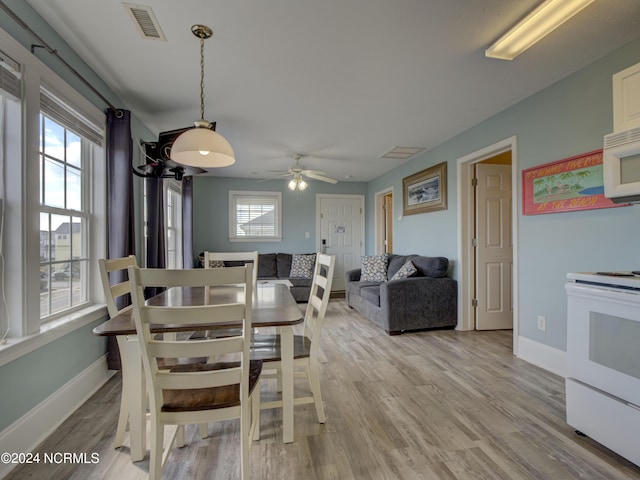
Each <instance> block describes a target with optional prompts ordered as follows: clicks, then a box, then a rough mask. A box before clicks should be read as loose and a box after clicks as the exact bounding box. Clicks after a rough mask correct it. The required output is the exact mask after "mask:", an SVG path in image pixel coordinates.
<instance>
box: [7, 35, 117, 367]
mask: <svg viewBox="0 0 640 480" xmlns="http://www.w3.org/2000/svg"><path fill="white" fill-rule="evenodd" d="M0 50H1V51H2V55H0V104H1V107H0V177H1V178H0V185H1V190H2V193H1V195H0V200H1V201H2V202H1V207H2V208H1V213H2V214H1V215H0V218H1V221H2V223H1V227H2V228H1V230H0V231H1V232H2V233H1V238H0V255H1V256H0V260H2V270H3V271H4V283H0V287H1V288H2V292H1V293H2V295H0V303H1V304H2V305H0V338H2V337H3V336H4V335H5V334H6V335H7V337H6V338H7V340H8V343H9V346H10V348H8V349H3V350H2V351H0V354H5V355H1V356H3V358H9V357H13V356H14V355H22V354H24V353H26V352H28V351H32V349H33V348H37V346H38V345H41V344H42V342H43V341H44V342H46V341H49V340H50V339H53V338H59V337H60V336H61V335H64V334H66V332H70V331H73V330H75V329H76V328H80V327H83V326H85V325H88V324H89V323H90V322H92V321H95V320H97V319H99V318H103V316H104V307H103V302H104V298H103V293H102V288H101V285H100V281H99V278H100V277H99V272H98V268H97V262H96V261H95V259H96V258H101V257H104V256H105V247H106V213H105V212H106V188H105V187H106V182H105V178H106V172H105V169H106V168H105V161H104V153H103V149H102V145H101V144H102V141H103V135H104V127H103V125H104V122H105V116H104V112H102V111H101V110H100V109H99V108H97V107H96V106H95V105H93V104H92V103H91V102H90V101H89V100H87V99H86V98H84V97H83V96H81V95H80V94H79V93H78V92H76V91H75V90H74V89H73V88H71V87H70V86H69V85H68V84H67V83H66V82H64V81H63V80H62V79H61V78H60V77H58V76H57V75H56V74H55V73H54V72H53V71H51V70H50V69H49V68H48V67H46V66H45V65H44V64H42V62H40V61H39V60H38V59H37V58H35V57H34V56H33V55H32V54H31V53H30V52H29V51H28V50H27V49H25V48H24V47H22V46H21V45H20V44H19V43H17V42H16V41H14V40H13V39H11V38H7V37H3V36H0ZM7 62H9V63H7ZM38 106H39V108H38ZM9 280H10V281H9ZM0 282H2V279H0ZM36 296H37V298H38V301H36ZM36 334H38V335H36ZM41 335H43V336H41ZM14 347H15V348H14Z"/></svg>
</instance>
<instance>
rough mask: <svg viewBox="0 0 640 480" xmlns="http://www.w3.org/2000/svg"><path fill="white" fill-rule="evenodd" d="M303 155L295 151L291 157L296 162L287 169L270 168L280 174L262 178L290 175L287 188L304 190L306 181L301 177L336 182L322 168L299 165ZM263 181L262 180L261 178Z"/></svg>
mask: <svg viewBox="0 0 640 480" xmlns="http://www.w3.org/2000/svg"><path fill="white" fill-rule="evenodd" d="M302 157H303V155H302V154H300V153H296V154H295V155H294V156H293V159H294V160H295V161H296V164H295V165H293V166H291V167H289V169H288V170H286V171H285V170H270V171H271V172H280V173H281V175H276V176H275V177H271V178H265V179H264V180H273V179H274V178H278V177H287V176H289V175H291V177H292V178H291V181H290V182H289V188H290V189H291V190H296V189H298V190H304V189H305V188H307V183H306V182H305V181H304V179H303V178H302V177H307V178H313V179H314V180H320V181H322V182H327V183H338V181H337V180H336V179H334V178H330V177H327V176H326V174H325V173H324V172H323V171H322V170H309V169H307V167H305V166H304V165H300V159H301V158H302ZM262 181H263V180H262Z"/></svg>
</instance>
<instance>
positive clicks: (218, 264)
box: [209, 260, 224, 268]
mask: <svg viewBox="0 0 640 480" xmlns="http://www.w3.org/2000/svg"><path fill="white" fill-rule="evenodd" d="M209 268H224V261H223V260H210V261H209Z"/></svg>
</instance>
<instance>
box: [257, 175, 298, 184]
mask: <svg viewBox="0 0 640 480" xmlns="http://www.w3.org/2000/svg"><path fill="white" fill-rule="evenodd" d="M289 175H291V173H290V172H286V173H281V174H280V175H274V176H272V177H267V178H262V179H260V180H258V183H259V182H266V181H268V180H275V179H276V178H282V177H287V176H289Z"/></svg>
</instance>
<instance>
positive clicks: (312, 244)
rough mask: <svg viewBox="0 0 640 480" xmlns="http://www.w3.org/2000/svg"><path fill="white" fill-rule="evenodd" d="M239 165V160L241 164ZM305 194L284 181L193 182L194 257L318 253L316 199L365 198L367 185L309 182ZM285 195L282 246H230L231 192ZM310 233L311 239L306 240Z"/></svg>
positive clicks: (212, 179)
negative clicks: (337, 196)
mask: <svg viewBox="0 0 640 480" xmlns="http://www.w3.org/2000/svg"><path fill="white" fill-rule="evenodd" d="M239 161H240V160H239ZM308 184H309V187H308V188H307V189H306V190H305V191H304V192H292V191H291V190H289V189H288V188H287V182H286V181H284V180H270V181H266V182H258V181H257V180H256V179H242V178H225V177H205V176H199V177H198V176H197V177H194V178H193V204H194V205H195V208H194V212H193V217H194V218H193V223H194V231H193V236H194V241H193V251H194V254H195V255H198V253H200V252H202V251H204V250H218V251H229V252H233V251H253V250H257V251H258V252H260V253H272V252H285V253H308V252H315V251H316V249H317V248H316V195H317V194H322V193H324V194H350V195H365V194H366V193H367V185H366V184H365V183H357V182H338V183H337V184H335V185H331V184H329V183H325V182H317V181H309V182H308ZM231 190H240V191H269V192H282V218H283V221H282V223H283V225H282V242H255V243H252V242H229V215H228V212H229V191H231ZM305 232H309V238H308V239H307V238H305Z"/></svg>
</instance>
